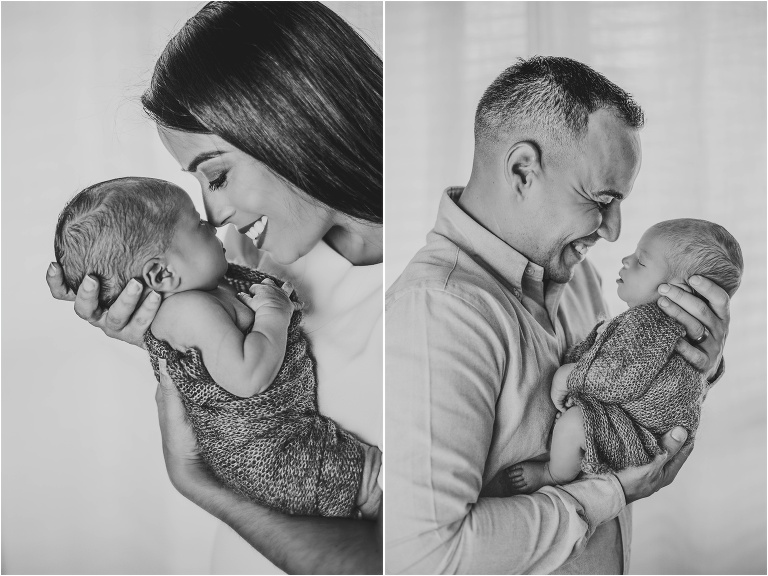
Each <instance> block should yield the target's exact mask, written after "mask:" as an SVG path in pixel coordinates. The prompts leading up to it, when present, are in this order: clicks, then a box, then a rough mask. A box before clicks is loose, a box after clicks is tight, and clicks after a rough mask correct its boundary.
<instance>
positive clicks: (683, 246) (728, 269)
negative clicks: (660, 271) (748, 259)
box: [651, 218, 744, 296]
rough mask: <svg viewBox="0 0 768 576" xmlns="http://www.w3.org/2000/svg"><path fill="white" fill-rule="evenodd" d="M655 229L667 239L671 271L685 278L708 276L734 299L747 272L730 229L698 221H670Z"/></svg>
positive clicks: (739, 248) (686, 219)
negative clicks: (743, 275) (696, 275)
mask: <svg viewBox="0 0 768 576" xmlns="http://www.w3.org/2000/svg"><path fill="white" fill-rule="evenodd" d="M651 230H653V231H654V232H655V233H656V234H658V235H659V237H660V238H663V239H664V240H666V245H667V254H666V256H667V261H668V264H669V267H670V271H671V272H674V273H675V274H680V275H681V276H682V277H683V278H685V279H687V278H690V277H691V276H692V275H694V274H698V275H699V276H704V277H706V278H708V279H709V280H712V282H714V283H715V284H717V285H718V286H720V287H721V288H722V289H723V290H725V291H726V292H727V293H728V296H733V294H734V293H735V292H736V289H737V288H738V287H739V284H740V283H741V275H742V274H743V273H744V259H743V258H742V255H741V247H740V246H739V243H738V242H737V241H736V239H735V238H734V237H733V236H732V235H731V234H730V233H729V232H728V230H726V229H725V228H723V227H722V226H720V225H719V224H714V223H713V222H708V221H706V220H697V219H695V218H680V219H677V220H666V221H664V222H659V223H658V224H656V225H654V226H652V227H651Z"/></svg>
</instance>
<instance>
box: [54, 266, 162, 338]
mask: <svg viewBox="0 0 768 576" xmlns="http://www.w3.org/2000/svg"><path fill="white" fill-rule="evenodd" d="M45 280H46V282H47V283H48V288H49V289H50V291H51V295H52V296H53V297H54V298H56V299H57V300H66V301H69V302H72V301H74V302H75V314H77V315H78V316H80V318H82V319H83V320H87V321H88V322H90V323H91V324H93V325H94V326H97V327H98V328H101V329H102V330H103V331H104V334H106V335H107V336H109V337H110V338H116V339H117V340H122V341H123V342H128V343H129V344H133V345H134V346H139V347H144V333H145V332H146V331H147V329H148V328H149V326H150V324H152V320H154V319H155V315H156V314H157V310H158V309H159V308H160V295H159V294H158V293H157V292H154V291H149V290H145V292H146V294H142V289H141V284H140V283H139V282H137V281H136V280H131V281H130V282H128V285H127V286H126V287H125V289H124V290H123V291H122V292H121V293H120V296H118V297H117V300H116V301H115V303H114V304H112V306H110V307H109V308H107V309H106V310H103V309H102V308H100V307H99V283H98V281H97V280H95V279H94V278H91V277H90V276H86V277H85V279H84V280H83V282H82V284H80V287H79V288H78V290H77V294H76V295H75V294H74V293H73V292H72V291H71V290H68V289H67V288H66V287H65V286H64V277H63V275H62V270H61V267H60V266H59V265H58V264H56V263H55V262H51V265H50V266H49V267H48V273H47V274H46V276H45ZM142 297H143V300H142Z"/></svg>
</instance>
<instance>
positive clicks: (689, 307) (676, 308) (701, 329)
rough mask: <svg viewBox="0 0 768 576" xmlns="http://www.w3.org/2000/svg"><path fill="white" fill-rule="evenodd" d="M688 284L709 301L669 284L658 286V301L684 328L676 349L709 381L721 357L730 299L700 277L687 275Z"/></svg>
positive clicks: (729, 314)
mask: <svg viewBox="0 0 768 576" xmlns="http://www.w3.org/2000/svg"><path fill="white" fill-rule="evenodd" d="M688 283H689V284H690V285H691V286H692V287H693V288H694V290H696V292H698V293H699V294H701V295H702V296H703V297H704V298H706V299H707V300H708V301H709V305H707V303H706V302H705V301H704V300H702V299H701V298H698V297H697V296H696V295H694V294H689V293H687V292H686V291H685V290H682V289H680V288H678V287H677V286H672V285H670V284H662V285H661V286H659V293H660V294H662V297H661V298H659V300H658V304H659V306H660V307H661V309H662V310H663V311H664V312H665V313H666V314H667V315H668V316H670V317H671V318H674V319H675V320H677V321H678V322H680V324H682V325H683V327H684V328H685V333H686V338H681V339H680V340H678V342H677V347H676V349H677V351H678V352H679V353H680V354H681V355H682V356H683V358H685V359H686V360H688V362H690V363H691V365H692V366H693V367H694V368H697V369H698V370H701V371H702V372H703V373H704V375H705V376H706V378H707V380H709V381H711V380H712V378H713V377H714V376H715V375H716V373H717V369H718V366H720V360H721V359H722V357H723V347H724V346H725V339H726V337H727V336H728V324H729V323H730V321H731V312H730V304H731V299H730V298H729V297H728V294H727V293H726V292H725V290H723V289H722V288H720V287H719V286H718V285H717V284H715V283H714V282H712V281H711V280H707V279H706V278H704V277H703V276H691V278H690V279H689V281H688ZM702 338H703V339H702Z"/></svg>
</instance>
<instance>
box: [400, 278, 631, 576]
mask: <svg viewBox="0 0 768 576" xmlns="http://www.w3.org/2000/svg"><path fill="white" fill-rule="evenodd" d="M386 339H387V342H386V347H387V355H386V356H387V365H386V381H387V384H386V407H387V429H386V435H387V436H386V447H387V451H388V456H387V485H388V493H387V498H386V499H385V506H386V546H387V554H386V558H387V566H386V569H387V573H423V574H428V573H489V574H503V573H548V572H551V571H552V570H554V569H555V568H557V567H559V566H560V565H562V564H563V563H565V562H566V561H567V560H568V559H569V558H571V557H573V556H574V555H576V554H578V553H579V552H580V551H581V550H583V549H584V547H585V546H586V543H587V541H588V539H589V536H590V535H591V534H592V532H593V531H594V530H595V528H596V527H597V526H599V525H600V524H601V523H603V522H605V521H607V520H610V519H611V518H613V517H615V516H616V515H617V514H618V513H619V511H620V510H621V509H622V507H623V506H624V495H623V491H622V490H621V486H620V485H619V484H618V480H616V478H615V477H612V476H600V477H590V478H587V479H585V480H583V481H580V482H576V483H573V484H570V485H568V486H566V487H548V488H545V489H543V490H541V491H539V492H537V493H535V494H532V495H529V496H515V497H510V498H480V497H479V493H480V490H481V488H482V477H483V471H484V467H485V463H486V459H487V457H488V452H489V449H490V445H491V441H492V438H493V432H494V423H495V417H496V401H497V400H498V397H499V393H500V388H501V382H502V381H503V374H504V373H505V371H507V370H509V369H510V366H508V365H507V363H508V362H509V361H510V359H509V357H508V354H507V351H506V350H505V347H504V344H503V343H502V341H501V340H500V338H499V335H498V330H497V329H496V327H495V326H494V325H493V319H492V318H489V317H488V314H487V313H484V312H482V311H481V310H479V309H477V308H476V307H475V306H474V305H473V304H472V303H471V302H469V301H468V300H467V299H464V298H461V297H458V296H456V295H454V294H451V293H447V292H445V291H440V290H424V289H421V290H409V291H407V292H405V293H402V294H397V295H393V296H391V297H390V298H389V299H388V304H387V330H386ZM507 385H509V384H507Z"/></svg>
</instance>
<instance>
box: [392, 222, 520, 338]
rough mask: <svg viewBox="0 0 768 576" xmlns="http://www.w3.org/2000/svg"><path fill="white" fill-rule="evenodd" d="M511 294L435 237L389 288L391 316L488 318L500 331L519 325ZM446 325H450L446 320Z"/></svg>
mask: <svg viewBox="0 0 768 576" xmlns="http://www.w3.org/2000/svg"><path fill="white" fill-rule="evenodd" d="M513 299H514V298H512V299H511V298H510V297H509V294H506V293H505V291H504V288H503V287H502V286H501V284H500V283H499V281H498V279H496V278H495V277H494V276H493V275H492V274H491V273H490V272H489V271H488V270H486V269H485V268H484V267H483V266H482V264H481V263H479V262H478V261H476V260H474V259H473V258H471V257H470V256H469V255H468V254H467V253H466V252H464V251H463V250H461V248H459V247H458V246H457V245H456V244H454V243H453V242H451V241H450V240H448V239H447V238H444V237H438V238H433V239H430V242H429V243H428V244H427V245H426V246H425V247H423V248H422V249H421V250H419V252H417V253H416V255H415V256H414V257H413V259H412V260H411V261H410V263H409V264H408V266H406V268H405V270H403V273H402V274H401V275H400V277H399V278H398V279H397V280H396V281H395V282H394V283H393V284H392V286H390V288H389V289H388V290H387V296H386V309H387V312H388V313H391V312H393V311H394V310H395V309H396V308H399V307H404V308H408V309H410V310H412V311H415V310H418V309H422V308H423V309H425V310H427V311H428V313H429V315H430V316H431V317H432V318H433V319H435V318H437V317H441V316H443V317H446V316H451V317H454V318H458V317H462V316H467V317H478V318H482V319H483V321H484V322H485V323H486V324H490V325H492V326H493V327H494V330H495V331H499V330H502V331H505V330H504V326H505V325H506V324H510V323H516V321H517V314H516V311H515V309H514V307H513V305H512V303H511V300H513ZM444 320H445V321H447V320H446V319H445V318H444Z"/></svg>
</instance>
